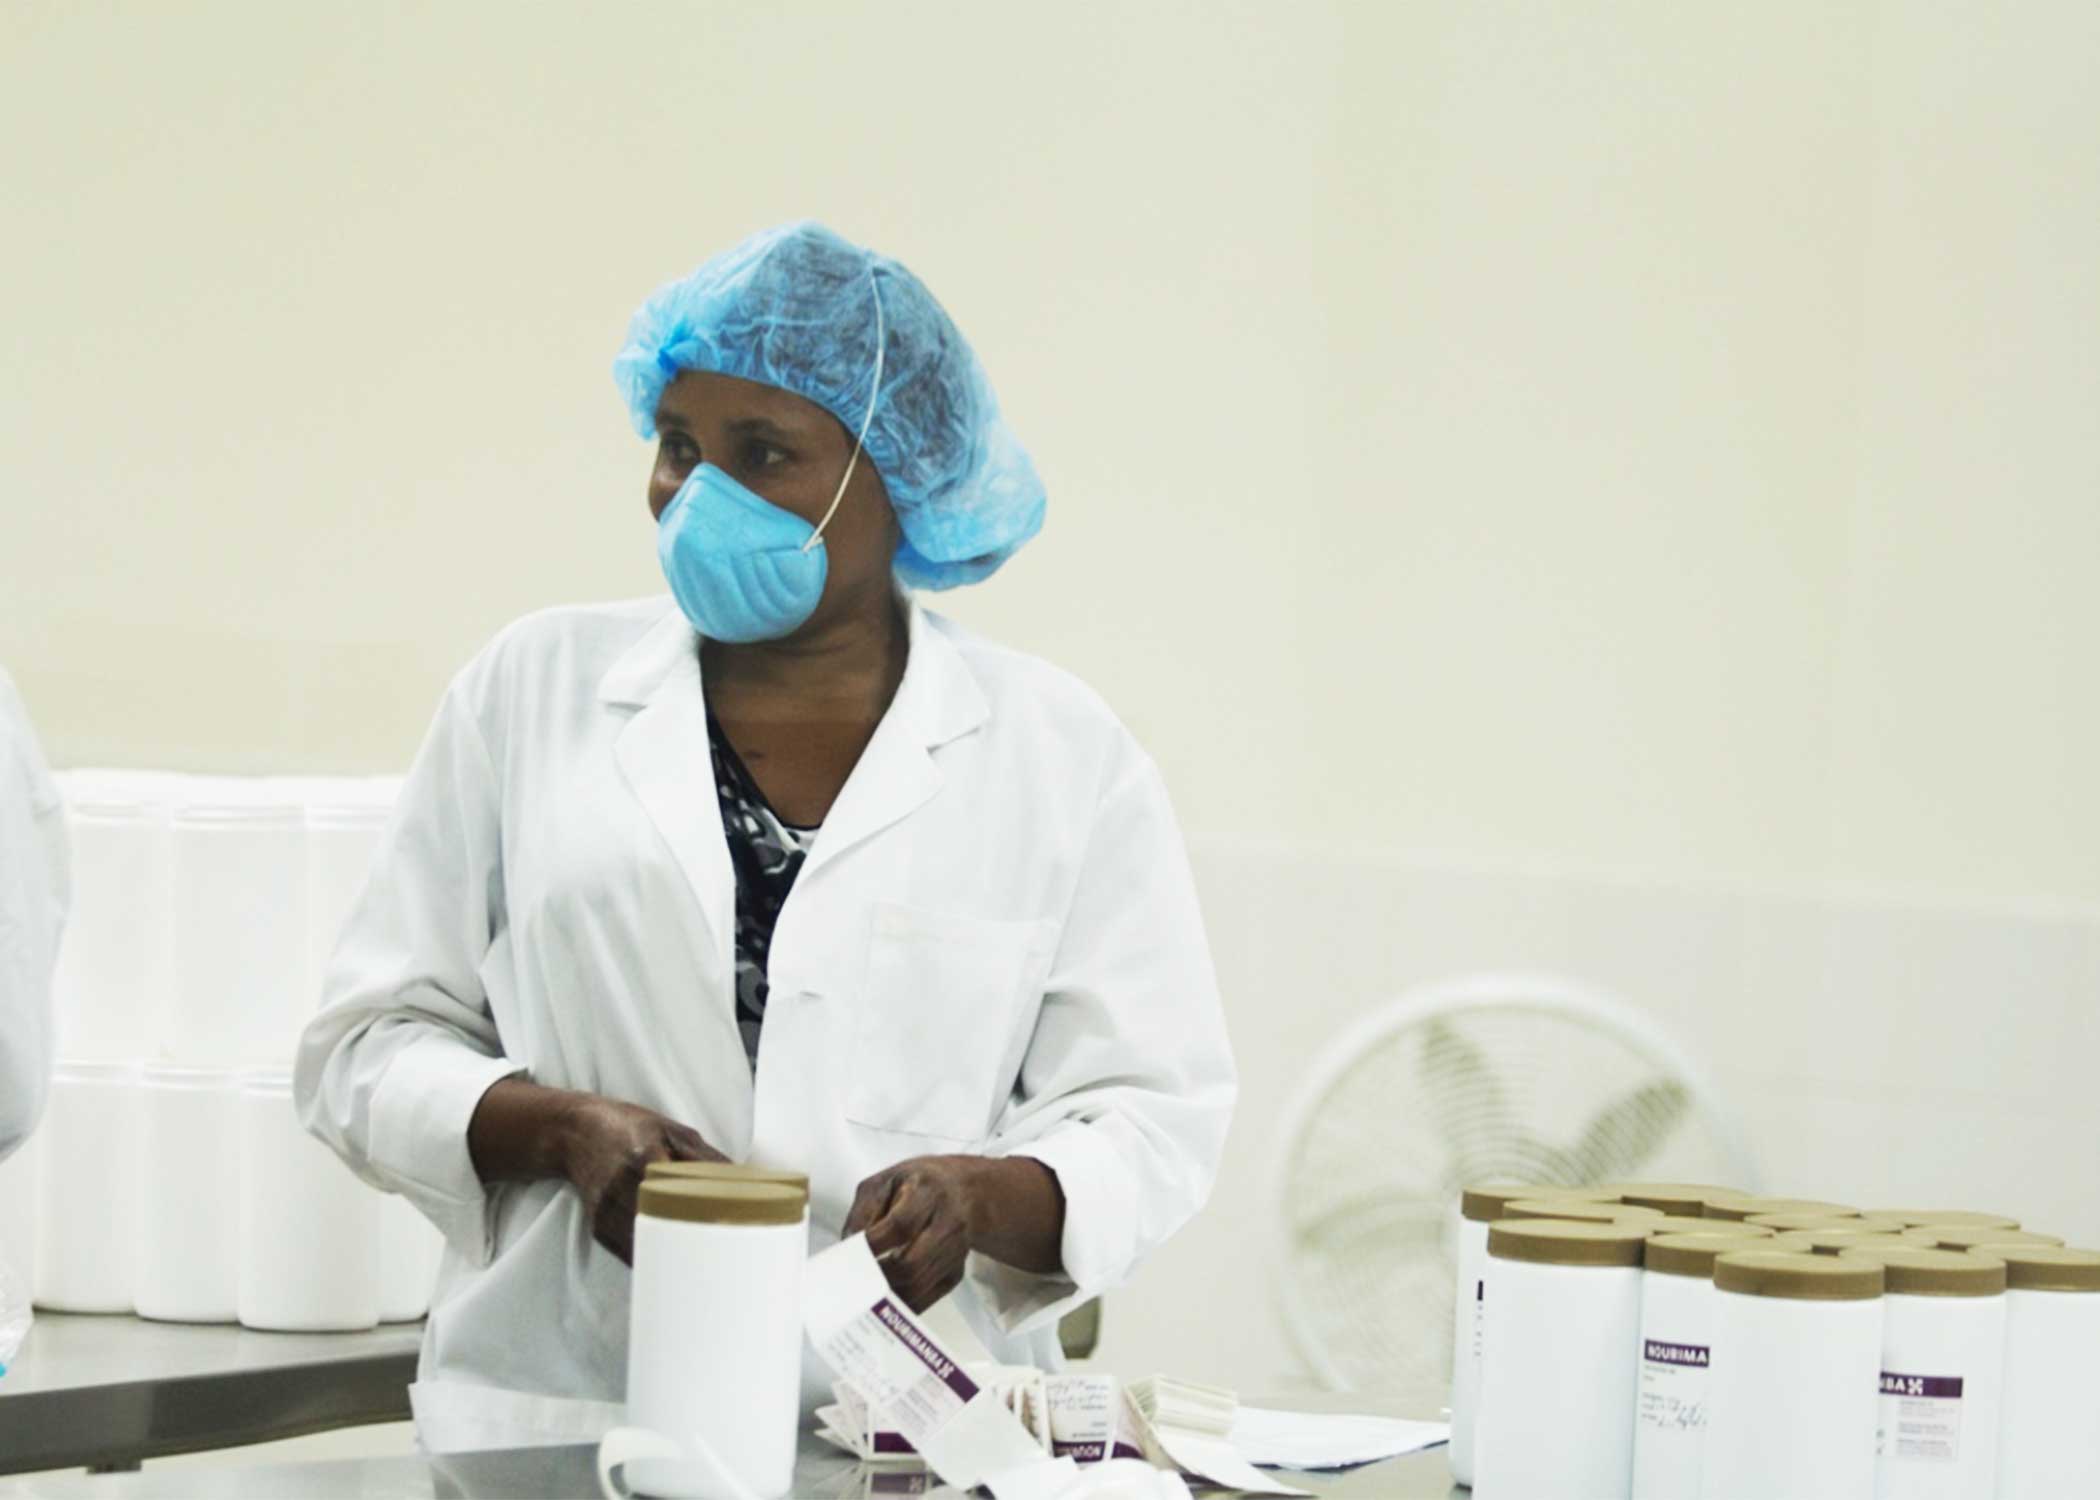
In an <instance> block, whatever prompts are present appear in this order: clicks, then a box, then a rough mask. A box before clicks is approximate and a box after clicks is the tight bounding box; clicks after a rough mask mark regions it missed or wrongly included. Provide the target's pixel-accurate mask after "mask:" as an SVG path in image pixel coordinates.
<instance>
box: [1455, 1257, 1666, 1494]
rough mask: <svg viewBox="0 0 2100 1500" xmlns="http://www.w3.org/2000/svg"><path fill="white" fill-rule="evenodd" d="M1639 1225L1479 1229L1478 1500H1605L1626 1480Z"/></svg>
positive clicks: (1623, 1490)
mask: <svg viewBox="0 0 2100 1500" xmlns="http://www.w3.org/2000/svg"><path fill="white" fill-rule="evenodd" d="M1646 1238H1647V1236H1646V1235H1645V1234H1644V1233H1643V1232H1642V1230H1641V1229H1640V1227H1639V1224H1638V1222H1635V1223H1622V1224H1612V1223H1602V1224H1600V1223H1591V1222H1584V1221H1579V1220H1572V1219H1503V1220H1499V1221H1498V1222H1496V1223H1494V1224H1491V1225H1489V1226H1488V1300H1487V1337H1486V1339H1485V1341H1484V1344H1483V1346H1482V1350H1481V1371H1480V1409H1479V1412H1478V1414H1477V1418H1476V1421H1477V1426H1476V1428H1475V1434H1474V1448H1473V1489H1474V1493H1475V1494H1477V1495H1478V1496H1479V1497H1480V1500H1532V1497H1534V1496H1539V1495H1580V1496H1585V1497H1591V1500H1612V1497H1622V1496H1624V1495H1626V1494H1627V1493H1628V1491H1629V1488H1630V1486H1631V1484H1632V1479H1633V1410H1634V1360H1635V1355H1636V1351H1637V1350H1638V1348H1639V1340H1640V1331H1641V1254H1642V1245H1643V1243H1644V1241H1645V1240H1646Z"/></svg>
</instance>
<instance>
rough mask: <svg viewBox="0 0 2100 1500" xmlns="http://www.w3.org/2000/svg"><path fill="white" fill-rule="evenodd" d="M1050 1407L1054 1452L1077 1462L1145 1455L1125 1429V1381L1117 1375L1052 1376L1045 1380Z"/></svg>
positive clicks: (1046, 1396) (1044, 1390) (1087, 1462)
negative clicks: (1121, 1380) (1123, 1387)
mask: <svg viewBox="0 0 2100 1500" xmlns="http://www.w3.org/2000/svg"><path fill="white" fill-rule="evenodd" d="M1043 1394H1044V1399H1045V1401H1046V1402H1047V1404H1048V1405H1049V1408H1050V1451H1051V1452H1052V1453H1055V1454H1057V1455H1058V1456H1059V1457H1060V1458H1070V1459H1071V1460H1073V1461H1074V1462H1075V1463H1082V1464H1093V1463H1100V1462H1101V1461H1102V1460H1103V1459H1109V1458H1143V1457H1144V1456H1145V1455H1144V1454H1143V1453H1142V1452H1141V1451H1139V1449H1138V1446H1137V1444H1136V1442H1135V1441H1134V1440H1133V1439H1132V1437H1131V1435H1130V1434H1128V1433H1126V1432H1125V1431H1124V1430H1123V1422H1122V1418H1123V1412H1124V1405H1123V1394H1122V1389H1121V1382H1119V1381H1118V1380H1117V1379H1116V1377H1115V1376H1113V1375H1052V1376H1049V1377H1047V1378H1046V1379H1045V1380H1044V1381H1043Z"/></svg>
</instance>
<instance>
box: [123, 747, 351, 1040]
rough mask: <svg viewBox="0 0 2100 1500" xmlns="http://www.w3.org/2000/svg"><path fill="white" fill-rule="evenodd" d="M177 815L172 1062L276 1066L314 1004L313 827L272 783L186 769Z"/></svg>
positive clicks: (169, 1032)
mask: <svg viewBox="0 0 2100 1500" xmlns="http://www.w3.org/2000/svg"><path fill="white" fill-rule="evenodd" d="M184 789H185V790H184V797H185V800H183V801H180V802H178V803H177V804H176V806H175V809H174V816H173V830H174V832H173V837H174V872H175V896H174V911H175V929H174V931H175V938H174V986H173V991H172V994H171V997H170V1003H169V1006H168V1010H167V1014H166V1016H165V1017H164V1021H163V1026H162V1029H161V1036H160V1052H161V1055H162V1056H163V1057H164V1058H165V1059H166V1060H168V1061H170V1062H181V1063H190V1064H194V1065H198V1066H204V1067H228V1066H235V1067H268V1068H274V1067H278V1066H281V1065H282V1064H283V1063H284V1062H285V1061H286V1059H288V1058H290V1057H291V1055H292V1053H293V1050H294V1049H295V1047H296V1046H297V1043H298V1039H299V1032H300V1030H301V1028H302V1027H304V1025H305V1024H306V1021H307V1018H308V1017H309V1016H311V1015H312V1013H313V1009H314V1007H313V1002H312V1000H311V998H310V997H309V995H308V993H307V983H306V843H305V841H306V827H305V817H304V813H303V811H302V809H301V808H300V807H299V805H298V803H296V802H293V801H289V800H287V796H288V794H287V792H286V791H285V790H284V789H283V788H282V787H281V786H278V785H275V784H272V783H268V782H250V783H240V782H234V781H230V780H228V779H225V778H201V777H200V778H191V779H188V780H187V781H186V782H185V783H184Z"/></svg>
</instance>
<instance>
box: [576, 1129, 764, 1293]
mask: <svg viewBox="0 0 2100 1500" xmlns="http://www.w3.org/2000/svg"><path fill="white" fill-rule="evenodd" d="M571 1101H572V1102H571V1104H570V1106H569V1110H568V1116H569V1117H568V1120H567V1121H566V1123H565V1126H564V1129H563V1132H562V1135H563V1143H562V1153H561V1155H562V1175H563V1176H564V1177H566V1178H568V1180H569V1185H570V1186H571V1187H573V1188H575V1189H576V1193H577V1196H578V1197H580V1198H582V1199H583V1211H584V1213H585V1214H586V1215H588V1216H589V1218H590V1223H591V1235H592V1237H593V1238H594V1239H596V1240H597V1241H598V1243H599V1244H601V1245H603V1246H604V1247H605V1248H606V1249H608V1250H610V1251H612V1253H613V1254H615V1255H617V1256H619V1257H620V1259H621V1260H623V1261H625V1262H627V1264H629V1265H632V1264H634V1215H635V1209H636V1206H637V1204H638V1203H639V1201H640V1198H641V1191H642V1175H643V1173H644V1172H645V1171H646V1170H647V1168H648V1166H649V1163H651V1162H653V1161H727V1160H728V1158H727V1157H725V1156H723V1155H722V1153H721V1152H719V1151H717V1150H715V1148H714V1147H712V1146H710V1145H708V1144H707V1142H706V1141H704V1140H702V1139H701V1138H700V1132H699V1131H697V1130H695V1129H693V1127H692V1126H690V1125H681V1124H679V1123H678V1122H677V1121H676V1120H672V1119H668V1118H666V1117H665V1116H663V1115H660V1114H658V1113H657V1112H656V1111H655V1110H653V1109H644V1108H642V1106H641V1105H639V1104H627V1103H624V1102H623V1101H621V1100H618V1099H606V1098H602V1097H601V1096H599V1095H597V1094H575V1095H572V1096H571Z"/></svg>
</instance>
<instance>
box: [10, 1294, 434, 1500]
mask: <svg viewBox="0 0 2100 1500" xmlns="http://www.w3.org/2000/svg"><path fill="white" fill-rule="evenodd" d="M422 1338H423V1326H422V1325H421V1324H420V1323H401V1324H389V1325H386V1326H384V1327H381V1328H377V1329H374V1330H373V1331H371V1332H369V1333H257V1332H254V1331H253V1330H251V1329H246V1328H234V1327H226V1326H216V1325H203V1324H185V1323H149V1322H147V1321H145V1320H144V1319H142V1318H132V1317H117V1316H105V1317H90V1316H85V1315H80V1314H64V1313H38V1314H37V1318H36V1322H35V1324H34V1325H33V1326H32V1327H31V1328H30V1330H29V1337H28V1339H27V1340H25V1341H24V1343H23V1345H22V1347H21V1349H20V1351H19V1352H18V1353H17V1354H16V1356H15V1361H14V1363H13V1364H12V1365H10V1366H9V1367H8V1371H7V1374H6V1375H5V1376H4V1377H0V1474H19V1473H22V1472H24V1471H26V1470H31V1469H60V1468H85V1467H87V1466H88V1465H91V1464H94V1465H113V1464H130V1463H136V1462H138V1461H140V1460H142V1459H149V1458H158V1457H165V1456H166V1455H168V1454H171V1453H193V1452H196V1451H198V1450H199V1449H204V1448H224V1447H230V1446H233V1445H235V1444H240V1443H258V1442H265V1441H268V1440H270V1439H272V1438H287V1437H300V1436H303V1435H304V1434H306V1433H310V1432H325V1431H327V1430H328V1429H330V1428H334V1427H350V1426H356V1425H358V1424H360V1423H365V1422H398V1421H405V1420H406V1419H407V1417H408V1414H409V1413H408V1383H409V1381H411V1380H413V1379H414V1378H415V1369H416V1350H417V1348H418V1347H419V1346H420V1345H421V1343H422Z"/></svg>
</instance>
